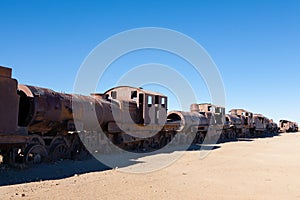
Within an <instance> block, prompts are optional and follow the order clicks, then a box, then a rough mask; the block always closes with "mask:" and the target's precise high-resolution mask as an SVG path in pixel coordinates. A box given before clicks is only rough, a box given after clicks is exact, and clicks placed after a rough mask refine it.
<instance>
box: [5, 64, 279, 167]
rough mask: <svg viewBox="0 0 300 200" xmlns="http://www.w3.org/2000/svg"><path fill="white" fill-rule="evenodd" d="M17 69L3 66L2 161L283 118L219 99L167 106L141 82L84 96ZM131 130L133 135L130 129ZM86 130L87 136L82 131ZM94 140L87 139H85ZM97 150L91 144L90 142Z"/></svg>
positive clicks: (233, 132) (140, 143)
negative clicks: (30, 81) (35, 82)
mask: <svg viewBox="0 0 300 200" xmlns="http://www.w3.org/2000/svg"><path fill="white" fill-rule="evenodd" d="M11 72H12V70H11V69H10V68H5V67H0V112H1V113H0V155H1V156H2V163H11V164H16V163H25V164H33V163H39V162H41V161H43V160H45V159H46V160H58V159H60V158H70V157H76V156H77V155H79V154H81V153H82V152H85V151H86V150H85V147H84V145H83V143H82V140H91V141H97V142H96V143H95V145H94V147H93V148H92V151H98V152H100V153H101V152H105V151H106V150H107V143H106V142H101V141H106V140H105V139H107V138H108V139H109V141H111V142H112V143H113V144H115V145H117V146H119V147H121V148H126V149H140V148H142V149H155V148H160V147H162V146H164V145H166V144H168V143H169V142H170V141H171V140H173V139H174V137H175V135H176V136H178V134H179V136H180V137H176V138H179V139H178V142H186V141H187V137H190V136H188V134H187V133H193V135H192V137H193V142H195V143H202V142H203V140H204V138H208V139H219V140H220V141H225V140H226V139H235V138H238V137H250V136H258V135H262V134H264V133H266V132H271V133H277V132H278V127H277V124H276V123H274V122H273V121H272V120H269V119H268V118H266V117H264V116H263V115H260V114H253V113H251V112H249V111H246V110H243V109H233V110H231V111H230V113H229V114H225V108H224V107H220V106H215V105H212V104H192V105H191V110H190V111H189V112H184V111H171V112H169V113H168V112H167V111H168V110H167V108H168V105H167V102H168V98H167V96H165V95H163V94H160V93H157V92H151V91H146V90H143V89H142V88H134V87H127V86H121V87H115V88H112V89H110V90H108V91H106V92H105V93H103V94H91V95H90V96H83V95H78V94H64V93H58V92H55V91H53V90H50V89H45V88H40V87H35V86H28V85H20V84H18V82H17V80H15V79H13V78H11ZM128 133H130V134H128ZM81 135H84V136H85V137H81V139H80V137H79V136H81ZM85 142H86V141H85ZM89 150H91V149H89Z"/></svg>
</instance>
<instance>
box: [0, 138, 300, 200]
mask: <svg viewBox="0 0 300 200" xmlns="http://www.w3.org/2000/svg"><path fill="white" fill-rule="evenodd" d="M175 153H176V152H175ZM199 155H200V151H199V150H197V148H195V149H192V150H189V151H186V152H184V155H183V156H181V157H180V158H179V159H178V160H177V161H176V162H174V163H173V164H171V165H169V166H167V167H164V168H162V169H160V170H157V171H154V172H148V173H126V172H124V171H122V170H121V169H122V168H118V169H109V168H108V167H105V166H103V165H100V164H99V163H98V162H97V161H96V160H95V159H92V158H90V159H87V160H82V161H69V160H65V161H61V162H58V163H52V164H49V163H48V164H41V165H39V166H34V167H32V168H30V169H23V170H16V169H7V170H2V171H1V174H0V185H1V186H0V199H300V133H284V134H281V135H279V136H274V137H266V138H258V139H249V140H243V141H238V142H237V141H233V142H227V143H222V144H217V145H216V147H215V148H214V149H213V150H212V151H210V153H209V154H208V155H207V156H206V157H204V158H202V159H200V156H199ZM127 167H128V166H127Z"/></svg>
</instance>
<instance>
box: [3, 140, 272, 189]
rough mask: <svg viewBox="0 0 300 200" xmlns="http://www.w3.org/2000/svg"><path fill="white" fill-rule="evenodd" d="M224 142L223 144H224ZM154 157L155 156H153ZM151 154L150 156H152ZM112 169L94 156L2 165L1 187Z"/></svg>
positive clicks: (128, 161)
mask: <svg viewBox="0 0 300 200" xmlns="http://www.w3.org/2000/svg"><path fill="white" fill-rule="evenodd" d="M274 136H276V135H266V136H261V137H257V138H269V137H274ZM253 140H254V138H238V139H235V140H226V141H224V142H238V141H246V142H251V141H253ZM224 142H222V143H224ZM218 148H220V145H218V144H217V145H216V144H205V145H200V144H192V145H191V146H190V147H189V148H188V149H187V150H186V149H180V148H177V147H176V148H173V149H172V148H171V149H169V150H168V151H165V152H163V154H168V153H172V152H174V151H199V150H215V149H218ZM151 155H154V154H151ZM151 155H150V154H149V155H148V156H151ZM105 156H106V159H109V158H112V159H121V160H123V161H122V162H121V163H122V164H121V165H119V167H127V166H131V165H134V164H137V163H139V162H143V161H140V158H142V157H143V156H145V155H142V154H141V155H139V154H138V153H137V154H135V156H132V155H130V157H128V156H126V155H125V156H124V154H118V155H113V154H112V155H109V154H107V155H105ZM110 169H112V168H111V167H108V166H106V165H104V164H102V163H101V162H99V161H98V160H97V159H96V158H94V157H93V156H90V155H89V156H88V157H87V158H85V159H84V160H62V161H58V162H55V163H42V164H39V165H35V166H31V167H30V168H26V169H16V168H11V167H8V166H4V165H0V186H5V185H14V184H21V183H28V182H35V181H44V180H56V179H63V178H68V177H72V176H74V175H76V174H78V175H79V174H85V173H91V172H101V171H106V170H110Z"/></svg>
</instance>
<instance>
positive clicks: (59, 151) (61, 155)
mask: <svg viewBox="0 0 300 200" xmlns="http://www.w3.org/2000/svg"><path fill="white" fill-rule="evenodd" d="M50 154H51V160H52V161H57V160H60V159H65V158H69V154H70V153H69V148H68V146H67V145H66V143H64V142H63V141H62V142H59V143H56V144H53V145H52V146H51V147H50Z"/></svg>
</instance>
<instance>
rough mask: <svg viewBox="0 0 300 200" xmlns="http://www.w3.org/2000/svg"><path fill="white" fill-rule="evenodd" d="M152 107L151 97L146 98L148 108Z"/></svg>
mask: <svg viewBox="0 0 300 200" xmlns="http://www.w3.org/2000/svg"><path fill="white" fill-rule="evenodd" d="M151 106H152V96H148V107H151Z"/></svg>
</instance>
